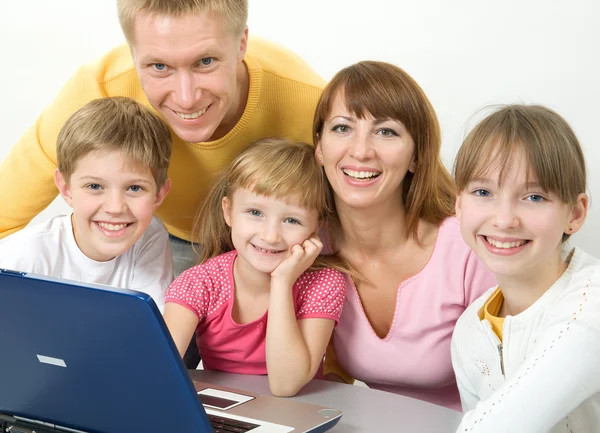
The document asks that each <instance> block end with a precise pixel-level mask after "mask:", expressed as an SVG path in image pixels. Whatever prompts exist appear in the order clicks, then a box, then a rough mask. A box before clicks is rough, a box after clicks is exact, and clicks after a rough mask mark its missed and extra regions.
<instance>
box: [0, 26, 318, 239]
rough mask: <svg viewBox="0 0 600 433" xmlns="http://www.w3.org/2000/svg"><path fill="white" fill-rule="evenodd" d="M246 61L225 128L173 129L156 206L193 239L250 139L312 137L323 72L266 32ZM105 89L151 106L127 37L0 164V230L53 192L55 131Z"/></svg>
mask: <svg viewBox="0 0 600 433" xmlns="http://www.w3.org/2000/svg"><path fill="white" fill-rule="evenodd" d="M244 62H245V63H246V66H247V68H248V73H249V75H250V88H249V92H248V100H247V102H246V108H245V110H244V113H243V115H242V117H241V118H240V120H239V121H238V123H237V125H235V127H234V128H233V129H232V130H231V131H229V133H228V134H227V135H225V136H224V137H223V138H221V139H219V140H216V141H211V142H206V143H194V144H190V143H186V142H184V141H182V140H181V139H180V138H179V137H177V136H176V135H174V134H173V133H172V134H171V135H172V137H173V153H172V156H171V165H170V168H169V177H170V178H171V182H172V186H171V191H170V192H169V194H168V196H167V198H166V199H165V201H164V202H163V204H162V205H161V206H160V208H159V209H158V210H157V211H156V214H157V215H158V217H159V218H161V219H162V221H163V222H164V223H165V225H166V226H167V228H168V230H169V232H170V233H172V234H173V235H175V236H177V237H180V238H183V239H187V240H191V239H192V225H193V221H194V216H195V214H196V212H197V210H198V207H199V205H200V204H201V203H202V202H203V200H204V199H205V197H206V194H207V192H208V190H209V188H210V186H211V182H212V179H213V178H214V175H215V174H216V173H217V172H220V171H222V170H224V169H225V168H226V167H227V166H228V164H229V163H230V162H231V161H232V159H233V158H234V157H235V156H237V155H238V154H239V153H240V152H241V151H243V150H244V149H245V148H246V147H247V146H248V145H249V144H250V143H252V142H253V141H256V140H258V139H260V138H263V137H285V138H288V139H291V140H296V141H305V142H308V143H311V142H312V133H311V131H312V120H313V116H314V111H315V107H316V105H317V102H318V100H319V96H320V95H321V90H322V88H323V87H324V85H325V82H324V81H323V79H322V78H320V77H319V76H318V75H317V74H316V73H315V72H314V71H313V70H312V69H311V68H310V67H309V66H308V65H307V64H306V63H305V62H304V61H303V60H302V59H301V58H300V57H298V56H297V55H295V54H294V53H292V52H291V51H289V50H286V49H284V48H282V47H281V46H278V45H276V44H274V43H271V42H268V41H266V40H263V39H258V38H250V41H249V44H248V51H247V53H246V57H245V59H244ZM110 96H128V97H130V98H133V99H135V100H137V101H138V102H140V103H142V104H144V105H146V106H150V104H149V103H148V100H147V99H146V96H145V94H144V92H143V90H142V87H141V85H140V82H139V80H138V77H137V74H136V71H135V67H134V65H133V60H132V59H131V55H130V53H129V48H128V47H127V46H126V45H123V46H120V47H117V48H115V49H114V50H112V51H110V52H109V53H108V54H107V55H105V56H104V57H103V58H102V59H100V60H99V61H97V62H95V63H92V64H90V65H86V66H83V67H82V68H81V69H79V71H77V73H76V74H75V75H74V76H73V77H72V78H71V80H70V81H69V82H68V83H67V84H66V85H65V87H64V88H63V90H62V91H61V93H60V94H59V95H58V97H57V98H56V100H55V101H54V102H53V103H52V104H51V105H50V106H49V107H48V108H47V109H46V110H45V111H44V112H43V113H42V115H41V116H40V117H39V118H38V120H37V122H36V123H35V124H34V125H33V126H32V127H31V128H30V129H29V130H28V131H27V132H26V133H25V135H24V136H23V137H22V138H21V140H20V141H19V142H18V143H17V144H16V145H15V146H14V147H13V148H12V150H11V152H10V153H9V154H8V156H7V157H6V159H5V160H4V161H3V162H2V164H0V204H1V205H0V238H2V237H4V236H7V235H9V234H11V233H13V232H15V231H17V230H20V229H22V228H23V227H25V225H27V223H29V221H31V219H32V218H33V217H35V216H36V215H37V214H38V213H39V212H40V211H42V210H43V209H44V208H45V207H46V206H48V205H49V204H50V202H52V200H53V199H54V198H55V197H56V196H57V194H58V191H57V189H56V187H55V185H54V181H53V176H54V170H55V169H56V166H57V164H56V138H57V136H58V133H59V131H60V129H61V127H62V126H63V124H64V123H65V121H66V120H67V119H68V118H69V116H70V115H71V114H72V113H73V112H74V111H76V110H77V109H79V108H81V107H82V106H83V105H85V104H86V103H87V102H89V101H91V100H92V99H97V98H102V97H110ZM124 127H126V125H124Z"/></svg>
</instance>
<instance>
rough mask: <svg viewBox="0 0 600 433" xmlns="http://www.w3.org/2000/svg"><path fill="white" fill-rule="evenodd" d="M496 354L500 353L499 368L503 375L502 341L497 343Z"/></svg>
mask: <svg viewBox="0 0 600 433" xmlns="http://www.w3.org/2000/svg"><path fill="white" fill-rule="evenodd" d="M498 354H499V355H500V370H501V371H502V376H504V357H503V356H502V343H500V344H498Z"/></svg>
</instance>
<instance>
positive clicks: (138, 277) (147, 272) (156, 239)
mask: <svg viewBox="0 0 600 433" xmlns="http://www.w3.org/2000/svg"><path fill="white" fill-rule="evenodd" d="M172 281H173V254H172V253H171V244H170V242H169V233H168V232H167V229H166V228H165V226H164V225H163V224H162V223H161V222H160V221H159V220H158V219H156V218H155V219H154V220H153V221H152V223H151V225H150V226H149V227H148V229H147V230H146V233H144V241H143V245H142V246H141V248H140V249H139V250H138V251H137V254H136V258H135V265H134V272H133V279H132V280H131V284H130V286H129V287H128V288H129V289H131V290H137V291H139V292H144V293H147V294H149V295H150V296H152V299H153V300H154V302H155V303H156V305H157V307H158V309H159V310H160V312H161V313H162V312H163V311H164V308H165V295H166V293H167V288H168V287H169V285H170V284H171V282H172Z"/></svg>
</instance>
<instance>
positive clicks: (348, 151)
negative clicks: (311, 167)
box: [316, 93, 415, 208]
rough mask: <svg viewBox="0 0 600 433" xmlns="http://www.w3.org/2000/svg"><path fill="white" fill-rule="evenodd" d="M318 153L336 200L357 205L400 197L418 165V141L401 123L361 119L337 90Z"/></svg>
mask: <svg viewBox="0 0 600 433" xmlns="http://www.w3.org/2000/svg"><path fill="white" fill-rule="evenodd" d="M316 155H317V160H318V161H319V163H320V164H321V165H322V166H323V167H324V169H325V174H326V175H327V179H328V180H329V183H330V184H331V187H332V188H333V191H334V192H335V195H336V202H340V201H341V202H342V203H344V204H346V205H348V206H350V207H355V208H372V207H374V206H376V205H378V204H380V203H389V200H399V201H401V200H402V194H401V185H402V181H403V180H404V177H405V176H406V173H407V172H408V171H411V172H414V167H415V161H414V155H415V144H414V141H413V139H412V137H411V136H410V134H409V133H408V131H407V130H406V128H405V127H404V125H403V124H402V123H400V122H399V121H397V120H392V119H375V118H373V117H372V116H370V115H369V114H368V113H366V116H365V118H364V119H360V118H358V117H356V116H355V115H354V114H352V113H350V111H349V110H348V109H347V107H346V105H345V103H344V98H343V97H342V95H340V94H339V93H338V94H337V95H336V96H335V97H334V99H333V103H332V108H331V112H330V114H329V116H328V117H327V118H326V119H325V123H324V125H323V131H322V133H321V137H320V139H319V142H318V143H317V147H316Z"/></svg>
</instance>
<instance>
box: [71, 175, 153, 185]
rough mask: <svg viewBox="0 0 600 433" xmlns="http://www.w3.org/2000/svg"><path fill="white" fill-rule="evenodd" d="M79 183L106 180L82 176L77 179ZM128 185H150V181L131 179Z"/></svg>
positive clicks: (140, 178)
mask: <svg viewBox="0 0 600 433" xmlns="http://www.w3.org/2000/svg"><path fill="white" fill-rule="evenodd" d="M79 180H80V181H92V182H105V181H106V179H104V178H101V177H96V176H82V177H80V178H79ZM127 183H128V184H138V183H140V184H146V185H152V181H150V180H148V179H144V178H142V177H139V178H135V179H131V180H129V181H128V182H127Z"/></svg>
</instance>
